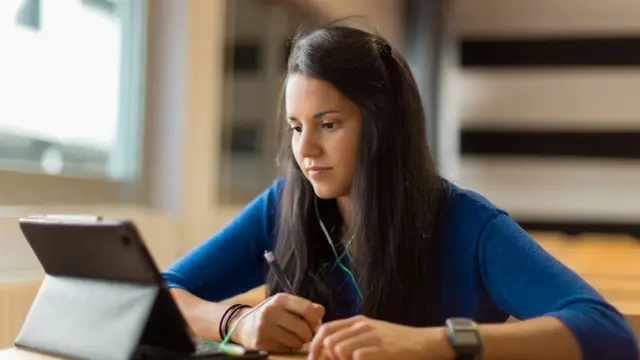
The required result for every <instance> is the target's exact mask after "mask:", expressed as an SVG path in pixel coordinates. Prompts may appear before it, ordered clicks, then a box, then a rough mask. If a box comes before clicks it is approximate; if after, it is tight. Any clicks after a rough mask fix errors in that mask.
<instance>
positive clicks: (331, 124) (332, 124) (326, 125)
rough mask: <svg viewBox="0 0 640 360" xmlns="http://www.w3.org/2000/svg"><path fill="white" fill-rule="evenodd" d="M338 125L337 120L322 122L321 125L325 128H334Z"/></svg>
mask: <svg viewBox="0 0 640 360" xmlns="http://www.w3.org/2000/svg"><path fill="white" fill-rule="evenodd" d="M338 125H339V124H338V123H337V122H323V123H322V125H321V126H322V127H323V128H325V129H329V130H334V129H336V128H337V127H338Z"/></svg>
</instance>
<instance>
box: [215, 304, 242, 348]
mask: <svg viewBox="0 0 640 360" xmlns="http://www.w3.org/2000/svg"><path fill="white" fill-rule="evenodd" d="M239 306H242V304H233V305H231V306H229V307H228V308H227V310H225V311H224V314H222V317H221V318H220V324H219V325H218V334H219V335H220V340H224V338H225V336H226V331H225V328H226V326H225V324H226V321H225V318H226V317H227V315H229V314H230V313H231V312H233V311H234V310H235V309H236V308H237V307H239Z"/></svg>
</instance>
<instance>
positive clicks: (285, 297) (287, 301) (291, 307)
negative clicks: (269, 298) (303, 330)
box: [274, 294, 325, 329]
mask: <svg viewBox="0 0 640 360" xmlns="http://www.w3.org/2000/svg"><path fill="white" fill-rule="evenodd" d="M274 302H276V303H278V302H279V303H280V304H281V305H283V306H284V308H285V309H286V310H287V311H289V312H292V313H294V314H296V315H298V316H300V317H302V318H303V319H304V320H305V321H306V322H307V323H308V324H309V327H310V328H311V329H315V328H316V327H317V326H318V325H319V324H320V320H322V317H323V316H324V312H325V309H324V306H322V305H320V304H314V303H313V302H311V301H309V300H307V299H304V298H301V297H298V296H293V295H289V294H278V295H276V298H275V299H274Z"/></svg>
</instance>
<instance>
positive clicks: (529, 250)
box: [478, 212, 639, 360]
mask: <svg viewBox="0 0 640 360" xmlns="http://www.w3.org/2000/svg"><path fill="white" fill-rule="evenodd" d="M478 254H479V263H480V268H481V272H482V277H483V280H484V282H485V286H486V287H487V289H488V291H489V294H490V295H491V297H492V299H493V300H494V301H495V303H496V304H497V305H498V306H499V307H500V308H501V309H502V310H503V311H505V312H507V313H509V314H511V315H512V316H514V317H516V318H519V319H523V320H524V319H529V318H533V317H539V316H553V317H555V318H557V319H558V320H560V321H561V322H562V323H563V324H564V325H565V326H566V327H567V328H568V329H569V330H570V331H571V332H572V334H573V336H574V337H575V339H576V340H577V342H578V344H579V346H580V349H581V351H582V354H583V359H586V360H595V359H638V356H639V355H638V343H637V339H636V337H635V334H634V332H633V329H632V328H631V327H630V326H629V324H628V323H627V322H626V320H625V319H624V317H623V316H622V315H621V314H620V312H618V311H617V310H616V309H615V308H614V307H613V306H611V305H610V304H609V303H607V302H606V301H605V300H604V299H603V298H602V297H601V296H600V295H599V294H598V293H597V292H596V291H595V290H594V289H593V288H592V287H591V286H590V285H589V284H587V282H585V281H584V280H583V279H582V278H580V277H579V276H578V275H577V274H576V273H575V272H573V271H572V270H571V269H569V268H568V267H566V266H565V265H564V264H562V263H561V262H559V261H558V260H557V259H555V258H554V257H553V256H551V255H550V254H549V253H548V252H546V251H545V250H544V249H543V248H542V247H541V246H540V245H539V244H538V243H536V242H535V241H534V240H533V239H532V238H531V237H530V236H529V235H528V234H527V233H526V232H525V231H524V230H523V229H522V228H521V227H520V226H519V225H518V224H516V223H515V222H514V221H513V220H512V219H511V218H510V217H509V216H507V215H506V214H505V213H502V212H500V213H498V215H496V216H494V217H493V218H492V219H491V220H489V222H488V223H487V224H486V226H485V228H484V231H483V232H482V234H481V236H480V243H479V249H478Z"/></svg>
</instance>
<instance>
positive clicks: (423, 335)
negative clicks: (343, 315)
mask: <svg viewBox="0 0 640 360" xmlns="http://www.w3.org/2000/svg"><path fill="white" fill-rule="evenodd" d="M439 341H440V342H441V343H438V342H439ZM438 345H440V346H438ZM445 345H446V342H445V335H444V332H443V331H442V330H441V329H438V328H416V327H409V326H402V325H397V324H392V323H389V322H385V321H379V320H373V319H369V318H367V317H365V316H360V315H359V316H355V317H352V318H349V319H344V320H336V321H332V322H329V323H326V324H324V325H322V326H321V327H320V329H319V330H318V332H317V334H316V335H315V337H314V338H313V341H312V342H311V345H310V347H309V357H308V359H309V360H319V359H321V358H322V359H324V360H363V359H367V360H370V359H374V360H375V359H389V358H391V357H394V358H397V359H405V360H411V359H437V358H439V356H436V355H437V353H440V352H442V351H446V349H445V348H444V346H445Z"/></svg>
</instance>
